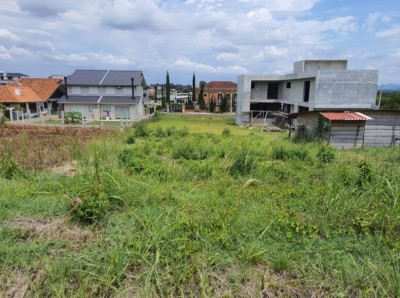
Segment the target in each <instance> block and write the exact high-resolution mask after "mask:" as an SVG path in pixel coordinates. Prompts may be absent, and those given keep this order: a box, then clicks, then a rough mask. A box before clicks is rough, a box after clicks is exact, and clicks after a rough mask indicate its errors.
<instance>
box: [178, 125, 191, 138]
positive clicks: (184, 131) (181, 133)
mask: <svg viewBox="0 0 400 298" xmlns="http://www.w3.org/2000/svg"><path fill="white" fill-rule="evenodd" d="M177 135H178V136H179V137H186V136H188V135H189V129H188V128H187V127H182V128H181V129H179V130H178V131H177Z"/></svg>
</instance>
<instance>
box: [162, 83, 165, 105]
mask: <svg viewBox="0 0 400 298" xmlns="http://www.w3.org/2000/svg"><path fill="white" fill-rule="evenodd" d="M161 107H162V108H163V109H165V96H164V84H162V85H161Z"/></svg>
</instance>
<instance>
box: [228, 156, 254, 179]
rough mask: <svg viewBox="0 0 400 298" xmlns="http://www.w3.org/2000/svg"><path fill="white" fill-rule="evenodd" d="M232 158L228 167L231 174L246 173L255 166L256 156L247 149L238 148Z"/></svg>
mask: <svg viewBox="0 0 400 298" xmlns="http://www.w3.org/2000/svg"><path fill="white" fill-rule="evenodd" d="M232 158H233V162H232V165H231V166H230V168H229V173H230V174H231V175H242V176H244V175H248V174H250V173H251V171H252V170H253V169H255V167H256V157H255V155H254V154H252V153H251V152H249V151H246V150H240V151H238V152H237V153H236V154H234V155H233V157H232Z"/></svg>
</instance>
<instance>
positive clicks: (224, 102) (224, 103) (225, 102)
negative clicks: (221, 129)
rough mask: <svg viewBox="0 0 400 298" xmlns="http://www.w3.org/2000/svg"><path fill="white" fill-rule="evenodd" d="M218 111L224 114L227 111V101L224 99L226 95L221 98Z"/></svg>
mask: <svg viewBox="0 0 400 298" xmlns="http://www.w3.org/2000/svg"><path fill="white" fill-rule="evenodd" d="M220 110H221V113H225V112H228V111H229V106H228V100H227V99H226V95H224V96H223V97H222V101H221V107H220Z"/></svg>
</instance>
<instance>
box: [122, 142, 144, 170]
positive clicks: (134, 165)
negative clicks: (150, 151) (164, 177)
mask: <svg viewBox="0 0 400 298" xmlns="http://www.w3.org/2000/svg"><path fill="white" fill-rule="evenodd" d="M118 159H119V162H120V164H121V165H122V166H124V167H126V168H128V169H131V170H134V171H135V172H136V173H140V172H142V171H143V169H144V162H143V160H144V158H143V154H141V153H140V152H137V151H136V150H134V149H127V148H126V149H124V150H122V152H121V153H119V154H118Z"/></svg>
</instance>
